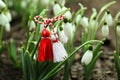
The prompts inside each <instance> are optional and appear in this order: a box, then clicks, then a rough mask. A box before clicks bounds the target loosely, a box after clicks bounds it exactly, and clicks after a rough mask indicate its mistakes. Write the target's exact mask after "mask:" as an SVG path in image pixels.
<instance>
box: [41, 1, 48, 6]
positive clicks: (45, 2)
mask: <svg viewBox="0 0 120 80" xmlns="http://www.w3.org/2000/svg"><path fill="white" fill-rule="evenodd" d="M41 4H43V5H45V6H46V5H48V4H49V0H41Z"/></svg>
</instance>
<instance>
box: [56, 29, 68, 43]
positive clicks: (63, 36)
mask: <svg viewBox="0 0 120 80" xmlns="http://www.w3.org/2000/svg"><path fill="white" fill-rule="evenodd" d="M58 34H59V39H60V41H61V42H63V43H67V42H68V38H67V37H66V35H65V33H64V31H63V30H62V31H60V30H59V31H58Z"/></svg>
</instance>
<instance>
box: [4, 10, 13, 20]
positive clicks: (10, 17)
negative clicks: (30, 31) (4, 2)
mask: <svg viewBox="0 0 120 80" xmlns="http://www.w3.org/2000/svg"><path fill="white" fill-rule="evenodd" d="M5 15H6V17H7V18H8V21H9V22H10V21H11V20H12V16H11V14H10V12H9V11H8V12H6V13H5Z"/></svg>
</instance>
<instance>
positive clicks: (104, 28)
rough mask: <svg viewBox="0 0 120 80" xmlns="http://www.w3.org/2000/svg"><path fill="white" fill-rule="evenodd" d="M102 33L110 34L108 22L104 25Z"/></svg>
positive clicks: (105, 35)
mask: <svg viewBox="0 0 120 80" xmlns="http://www.w3.org/2000/svg"><path fill="white" fill-rule="evenodd" d="M102 35H103V36H104V37H108V35H109V27H108V25H107V23H105V24H104V25H103V27H102Z"/></svg>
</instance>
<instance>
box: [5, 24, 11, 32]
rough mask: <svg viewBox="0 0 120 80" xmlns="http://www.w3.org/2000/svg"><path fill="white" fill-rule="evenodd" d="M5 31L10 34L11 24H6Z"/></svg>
mask: <svg viewBox="0 0 120 80" xmlns="http://www.w3.org/2000/svg"><path fill="white" fill-rule="evenodd" d="M5 30H6V31H7V32H10V30H11V28H10V23H7V24H5Z"/></svg>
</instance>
